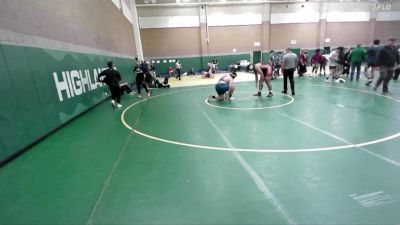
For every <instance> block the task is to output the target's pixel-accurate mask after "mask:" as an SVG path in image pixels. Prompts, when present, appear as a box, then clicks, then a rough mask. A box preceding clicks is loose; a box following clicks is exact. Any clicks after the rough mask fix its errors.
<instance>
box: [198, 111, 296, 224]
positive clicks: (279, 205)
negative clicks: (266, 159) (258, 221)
mask: <svg viewBox="0 0 400 225" xmlns="http://www.w3.org/2000/svg"><path fill="white" fill-rule="evenodd" d="M197 107H198V108H199V110H200V111H201V112H202V113H203V115H204V117H205V118H206V119H207V120H208V122H210V124H211V125H212V126H213V127H214V129H215V130H216V131H217V133H218V134H219V135H220V137H221V138H222V140H223V141H224V142H225V144H226V145H227V146H228V147H230V148H235V147H234V146H233V144H232V143H231V142H230V141H229V139H228V138H227V137H226V136H225V135H224V134H223V132H222V131H221V130H220V129H219V128H218V126H217V125H216V124H215V123H214V122H213V121H212V120H211V118H210V117H209V116H208V115H207V114H206V112H204V110H203V109H202V108H201V107H200V106H199V105H197ZM232 153H233V154H234V155H235V157H236V159H237V160H238V161H239V163H240V165H241V166H242V168H243V169H244V170H245V171H246V172H247V174H248V175H249V176H250V177H251V179H252V180H253V182H254V183H255V184H256V185H257V188H258V189H259V190H260V191H261V193H262V194H263V195H264V197H265V198H266V199H267V200H268V201H270V202H271V203H272V205H273V206H274V207H275V209H276V210H277V211H278V213H280V214H281V215H282V216H283V217H284V218H285V220H286V221H287V222H288V224H297V222H296V221H295V220H294V219H293V218H292V217H291V216H290V215H289V213H288V212H287V211H286V210H285V208H284V206H283V205H282V203H281V202H280V201H279V199H278V198H277V197H276V196H275V195H274V193H273V192H272V191H271V190H270V189H269V188H268V186H267V185H266V184H265V182H264V181H263V180H262V179H261V177H260V175H259V174H258V173H257V172H256V171H255V170H254V169H253V168H252V167H251V166H250V165H249V164H248V163H247V161H246V160H245V159H244V158H243V157H242V156H241V155H240V153H239V152H237V151H233V152H232Z"/></svg>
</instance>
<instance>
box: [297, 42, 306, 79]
mask: <svg viewBox="0 0 400 225" xmlns="http://www.w3.org/2000/svg"><path fill="white" fill-rule="evenodd" d="M297 71H298V74H299V77H303V76H304V73H306V72H307V55H306V50H305V49H301V50H300V57H299V65H298V70H297Z"/></svg>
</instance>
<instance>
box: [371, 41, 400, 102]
mask: <svg viewBox="0 0 400 225" xmlns="http://www.w3.org/2000/svg"><path fill="white" fill-rule="evenodd" d="M396 41H397V39H396V38H394V37H391V38H389V40H388V42H387V44H386V45H385V46H383V47H381V48H380V49H379V50H378V53H377V55H376V63H377V65H378V66H379V67H380V69H379V79H378V80H377V81H376V84H375V87H374V90H375V91H376V89H378V87H379V85H381V83H382V82H383V90H382V91H383V94H388V93H389V87H388V86H389V81H390V80H391V79H392V77H393V74H394V67H395V66H396V63H397V64H399V63H400V59H399V53H398V51H397V49H396V46H395V42H396Z"/></svg>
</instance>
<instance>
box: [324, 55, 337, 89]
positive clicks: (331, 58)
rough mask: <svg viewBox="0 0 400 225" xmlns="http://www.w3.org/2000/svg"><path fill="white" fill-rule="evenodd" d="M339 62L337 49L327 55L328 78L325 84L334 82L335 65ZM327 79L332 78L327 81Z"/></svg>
mask: <svg viewBox="0 0 400 225" xmlns="http://www.w3.org/2000/svg"><path fill="white" fill-rule="evenodd" d="M338 61H339V48H337V49H335V50H333V51H332V52H331V54H329V76H327V77H326V79H325V82H332V81H333V80H335V79H336V78H337V77H336V72H337V64H338ZM329 77H332V78H331V80H329Z"/></svg>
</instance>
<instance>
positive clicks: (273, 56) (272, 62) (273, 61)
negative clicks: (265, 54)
mask: <svg viewBox="0 0 400 225" xmlns="http://www.w3.org/2000/svg"><path fill="white" fill-rule="evenodd" d="M274 53H275V52H274V50H271V51H269V64H270V65H271V66H272V68H273V67H274V64H275V54H274Z"/></svg>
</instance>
